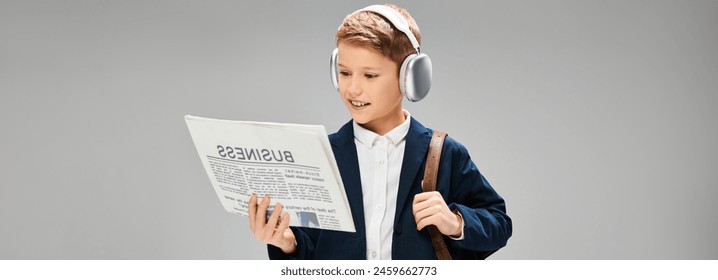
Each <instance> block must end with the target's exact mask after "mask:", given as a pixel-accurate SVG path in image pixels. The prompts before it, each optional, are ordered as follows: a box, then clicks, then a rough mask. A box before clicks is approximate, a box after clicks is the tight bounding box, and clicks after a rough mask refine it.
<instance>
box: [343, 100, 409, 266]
mask: <svg viewBox="0 0 718 280" xmlns="http://www.w3.org/2000/svg"><path fill="white" fill-rule="evenodd" d="M404 116H405V117H406V120H405V121H404V122H403V123H402V124H400V125H399V126H397V127H395V128H394V129H392V130H391V131H389V132H388V133H387V134H386V135H384V136H380V135H378V134H376V133H374V132H372V131H370V130H368V129H366V128H363V127H361V126H360V125H359V124H357V123H356V122H353V125H354V143H355V144H356V149H357V158H358V160H359V174H360V175H361V186H362V195H363V202H364V224H365V226H366V257H367V259H368V260H378V259H382V260H389V259H391V244H392V236H393V234H394V215H395V213H396V196H397V192H398V190H399V175H400V174H401V165H402V163H403V160H404V148H405V147H406V134H407V133H408V132H409V125H410V123H411V121H410V118H411V115H410V114H409V112H407V111H406V110H404Z"/></svg>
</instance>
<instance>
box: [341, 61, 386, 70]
mask: <svg viewBox="0 0 718 280" xmlns="http://www.w3.org/2000/svg"><path fill="white" fill-rule="evenodd" d="M338 65H339V66H340V67H347V66H346V65H344V64H341V63H338ZM361 69H364V70H381V68H379V67H370V66H364V67H362V68H361Z"/></svg>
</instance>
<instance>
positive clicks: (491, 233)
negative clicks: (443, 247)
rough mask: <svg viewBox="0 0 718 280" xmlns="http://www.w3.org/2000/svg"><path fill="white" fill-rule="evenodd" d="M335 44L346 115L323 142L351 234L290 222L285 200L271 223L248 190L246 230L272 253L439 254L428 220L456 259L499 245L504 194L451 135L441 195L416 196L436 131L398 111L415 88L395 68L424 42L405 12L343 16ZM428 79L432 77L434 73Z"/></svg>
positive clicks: (505, 223)
mask: <svg viewBox="0 0 718 280" xmlns="http://www.w3.org/2000/svg"><path fill="white" fill-rule="evenodd" d="M370 7H373V6H370ZM370 7H367V8H370ZM365 9H366V8H365ZM388 9H394V10H388ZM373 10H378V11H373ZM395 11H398V12H399V14H397V13H396V12H395ZM390 17H391V18H390ZM396 20H405V21H406V22H408V26H409V28H408V29H409V30H411V31H410V32H411V33H412V34H404V33H403V32H401V31H400V30H397V29H396V25H397V24H393V22H396ZM406 22H404V23H402V24H405V23H406ZM407 32H408V31H407ZM411 35H413V36H414V37H415V38H411ZM412 41H413V42H416V43H412ZM336 42H337V51H338V57H337V64H336V73H333V75H334V74H336V75H337V77H336V83H337V84H336V86H337V87H338V90H339V93H340V95H341V97H342V100H343V101H344V105H345V106H346V107H347V109H348V110H349V112H350V114H351V116H352V121H350V122H349V123H347V124H346V125H344V126H343V127H342V128H341V129H340V130H339V131H338V132H337V133H335V134H332V135H330V136H329V140H330V142H331V144H332V149H333V151H334V155H335V157H336V160H337V165H338V166H339V171H340V173H341V176H342V181H343V183H344V186H345V188H346V193H347V198H348V199H349V204H350V207H351V211H352V216H353V219H354V224H355V226H356V229H357V231H356V232H355V233H348V232H338V231H330V230H319V229H312V228H294V227H292V228H289V227H288V224H289V219H290V217H289V216H288V214H286V213H285V214H284V215H283V216H282V217H281V218H280V217H279V215H280V213H281V212H282V205H281V204H277V205H275V211H273V213H272V214H271V216H270V218H269V220H267V218H266V211H267V208H268V207H269V205H270V202H271V201H270V198H269V197H264V198H262V199H261V201H260V202H259V204H258V200H259V198H257V197H256V196H252V197H251V198H250V201H249V220H250V229H251V230H252V232H253V234H254V236H255V238H257V239H259V240H262V241H264V242H265V243H267V244H268V251H269V257H270V258H271V259H436V254H435V251H434V248H433V247H432V243H431V238H430V237H429V233H428V231H427V229H426V226H427V225H435V226H436V227H437V228H438V230H439V231H440V232H441V233H442V234H443V235H445V236H446V237H445V238H444V239H445V242H446V244H447V246H448V247H449V251H450V253H451V255H452V257H453V258H454V259H476V258H484V257H485V256H487V255H488V254H490V252H493V251H496V250H498V249H499V248H501V247H503V246H505V245H506V242H507V240H508V238H509V237H510V236H511V230H512V226H511V219H510V218H509V217H508V215H506V210H505V204H504V200H503V199H502V198H501V197H500V196H499V195H498V194H497V193H496V192H495V191H494V189H493V188H492V187H491V186H490V185H489V183H488V182H487V181H486V179H485V178H484V177H483V176H482V175H481V174H480V173H479V170H478V169H477V168H476V166H475V165H474V163H473V162H472V161H471V159H470V157H469V154H468V152H467V150H466V148H464V146H462V145H461V144H459V143H458V142H456V141H455V140H453V139H451V138H446V140H445V143H444V146H443V151H442V156H441V162H440V164H439V172H438V178H437V184H436V188H437V191H434V192H422V188H421V183H422V179H423V174H424V173H423V170H424V167H425V165H426V163H425V162H426V154H427V149H428V146H429V142H430V140H431V137H432V130H431V129H428V128H426V127H424V126H423V125H421V124H420V123H419V122H418V121H416V120H415V119H413V118H412V117H411V115H410V114H409V112H407V111H406V110H403V109H402V95H407V91H410V90H411V89H406V86H405V85H403V86H402V87H400V80H401V83H404V82H405V81H404V80H405V79H402V78H400V76H401V75H402V74H403V73H404V71H403V70H401V68H411V67H412V66H411V65H405V66H404V67H402V65H403V64H404V63H403V62H404V60H405V58H407V57H408V56H410V55H414V54H417V52H419V48H418V45H416V46H415V44H418V43H420V42H421V34H420V32H419V28H418V27H417V25H416V23H415V22H414V19H413V18H412V17H411V15H409V13H408V12H407V11H406V10H404V9H402V8H399V7H397V6H395V5H386V6H382V7H378V8H373V9H369V10H364V9H363V10H359V11H357V12H355V13H352V14H350V15H348V16H347V17H346V18H345V19H344V22H343V23H342V25H341V26H340V28H339V30H338V31H337V33H336ZM426 58H427V59H428V57H426ZM429 67H430V62H429ZM429 69H430V68H429ZM429 71H430V70H429ZM400 72H401V73H400ZM424 78H429V79H430V74H429V75H428V77H424ZM418 82H419V83H422V81H418ZM429 82H430V81H429ZM419 87H421V85H420V86H419ZM426 91H427V92H428V87H426ZM402 92H403V93H404V94H402ZM425 94H426V92H424V93H423V95H425ZM423 95H422V94H421V93H420V94H419V97H418V98H416V96H408V95H407V98H410V99H411V100H416V99H421V98H422V97H423Z"/></svg>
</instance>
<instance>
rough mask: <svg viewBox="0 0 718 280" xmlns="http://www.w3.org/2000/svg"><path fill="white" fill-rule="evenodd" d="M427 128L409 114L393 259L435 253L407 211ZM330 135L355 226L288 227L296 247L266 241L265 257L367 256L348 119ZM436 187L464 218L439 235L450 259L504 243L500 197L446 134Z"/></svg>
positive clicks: (478, 254)
mask: <svg viewBox="0 0 718 280" xmlns="http://www.w3.org/2000/svg"><path fill="white" fill-rule="evenodd" d="M432 134H433V130H431V129H429V128H426V127H424V126H423V125H422V124H421V123H419V122H418V121H416V120H415V119H414V118H412V119H411V125H410V127H409V132H408V134H407V136H406V148H405V151H404V161H403V163H402V168H401V174H400V177H399V191H398V195H397V201H396V215H395V218H394V236H393V241H392V259H395V260H397V259H436V254H435V253H434V249H433V247H432V245H431V237H429V232H428V230H427V229H426V228H424V229H422V230H421V231H417V230H416V222H415V221H414V215H413V213H412V202H413V199H414V195H416V194H418V193H420V192H422V189H421V180H422V179H423V178H424V166H425V164H426V153H427V151H428V148H429V142H430V140H431V136H432ZM329 141H330V143H331V145H332V150H333V151H334V157H335V158H336V161H337V165H338V166H339V172H340V173H341V176H342V181H343V183H344V188H345V189H346V194H347V198H348V200H349V205H350V207H351V212H352V217H353V219H354V225H355V227H356V232H354V233H350V232H340V231H333V230H320V229H312V228H300V227H291V229H292V231H293V232H294V235H295V236H296V239H297V251H296V252H295V253H293V254H291V255H287V254H284V253H283V252H282V251H281V250H280V249H279V248H277V247H274V246H272V245H268V253H269V258H270V259H366V229H365V225H364V209H363V208H364V206H363V203H362V201H363V200H362V189H361V178H360V176H359V162H358V160H357V153H356V146H355V144H354V128H353V126H352V122H351V121H349V122H348V123H347V124H345V125H344V126H343V127H342V128H341V129H340V130H339V131H338V132H337V133H334V134H331V135H329ZM436 189H437V191H439V192H440V193H441V195H442V196H443V197H444V200H445V201H446V204H447V205H448V206H449V208H451V209H452V210H454V209H458V210H459V211H460V212H461V215H462V216H463V219H464V239H463V240H453V239H451V238H448V237H445V238H444V239H445V241H446V244H447V246H448V247H449V251H450V253H451V255H452V257H453V258H454V259H477V258H482V256H485V255H486V253H487V252H492V251H496V250H498V249H499V248H501V247H503V246H505V245H506V242H507V240H508V239H509V237H511V230H512V229H511V218H509V216H508V215H507V214H506V206H505V203H504V200H503V198H501V196H499V194H497V193H496V191H494V189H493V188H492V187H491V185H489V182H487V181H486V179H485V178H484V176H482V175H481V173H480V172H479V170H478V168H476V165H474V163H473V162H472V161H471V158H470V157H469V153H468V151H467V150H466V148H465V147H464V146H463V145H461V144H460V143H459V142H456V141H455V140H453V139H452V138H450V137H447V138H446V140H445V142H444V147H443V149H442V153H441V162H440V164H439V172H438V177H437V184H436Z"/></svg>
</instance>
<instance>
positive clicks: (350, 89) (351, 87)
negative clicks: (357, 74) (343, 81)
mask: <svg viewBox="0 0 718 280" xmlns="http://www.w3.org/2000/svg"><path fill="white" fill-rule="evenodd" d="M347 83H348V84H347V93H349V95H359V94H361V93H362V88H361V85H360V84H359V82H358V81H355V80H354V78H352V79H349V81H347Z"/></svg>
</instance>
